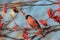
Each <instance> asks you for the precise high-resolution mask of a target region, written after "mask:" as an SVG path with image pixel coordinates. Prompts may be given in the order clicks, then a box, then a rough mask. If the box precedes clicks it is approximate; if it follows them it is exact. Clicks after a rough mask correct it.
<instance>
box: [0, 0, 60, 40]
mask: <svg viewBox="0 0 60 40" xmlns="http://www.w3.org/2000/svg"><path fill="white" fill-rule="evenodd" d="M18 1H20V0H0V4H3V3H10V2H18ZM22 1H28V0H22ZM53 1H56V0H53ZM49 3H50V2H48V1H46V0H42V1H39V2H36V3H35V4H49ZM57 7H58V5H50V6H33V7H30V6H26V7H25V6H24V7H23V8H26V9H23V11H24V12H25V13H26V15H32V16H33V17H34V18H35V19H36V20H37V21H38V20H39V19H44V20H46V19H47V18H49V17H48V15H47V10H48V9H49V8H52V9H54V10H56V8H57ZM10 12H11V11H10V9H8V12H7V15H6V16H5V17H4V20H5V21H8V20H9V19H10V18H11V17H10ZM8 16H9V17H8ZM15 22H16V23H17V24H18V25H19V26H20V27H22V28H24V27H26V25H27V26H29V25H28V23H27V21H26V19H25V17H23V16H22V14H20V13H19V14H17V17H16V19H15ZM48 24H49V25H56V24H58V23H57V22H54V21H53V20H52V19H49V20H48ZM14 25H15V24H14V20H13V21H12V22H10V24H9V25H8V27H10V28H12V27H13V26H14ZM40 25H41V24H40ZM41 26H42V25H41ZM29 27H30V26H29ZM42 27H43V26H42ZM16 34H17V32H13V33H11V34H9V36H12V37H14V36H16ZM59 39H60V31H57V32H52V33H50V34H48V35H47V36H46V37H45V38H43V39H42V40H59ZM5 40H11V39H8V38H5ZM34 40H37V38H35V39H34Z"/></svg>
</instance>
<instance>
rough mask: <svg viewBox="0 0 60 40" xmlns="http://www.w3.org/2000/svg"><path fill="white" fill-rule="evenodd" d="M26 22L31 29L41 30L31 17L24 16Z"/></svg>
mask: <svg viewBox="0 0 60 40" xmlns="http://www.w3.org/2000/svg"><path fill="white" fill-rule="evenodd" d="M26 20H27V22H28V24H29V25H30V26H31V27H32V28H33V29H39V28H41V26H40V25H39V23H38V22H37V21H36V20H35V19H34V18H33V17H32V16H31V15H26Z"/></svg>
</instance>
